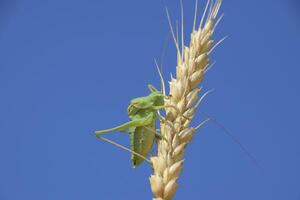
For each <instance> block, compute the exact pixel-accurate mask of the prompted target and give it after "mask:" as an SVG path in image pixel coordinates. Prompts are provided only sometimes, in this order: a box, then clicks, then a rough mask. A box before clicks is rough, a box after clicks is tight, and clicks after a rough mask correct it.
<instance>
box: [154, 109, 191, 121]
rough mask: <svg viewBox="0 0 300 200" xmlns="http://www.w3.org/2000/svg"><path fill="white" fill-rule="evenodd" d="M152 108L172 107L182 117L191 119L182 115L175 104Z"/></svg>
mask: <svg viewBox="0 0 300 200" xmlns="http://www.w3.org/2000/svg"><path fill="white" fill-rule="evenodd" d="M153 108H154V109H155V110H160V109H163V108H173V109H174V110H175V111H176V112H177V113H178V114H180V115H181V116H182V117H183V118H185V119H186V120H189V121H191V120H192V119H191V118H189V117H187V116H185V115H183V114H182V113H180V111H179V109H178V108H177V107H176V106H174V105H162V106H153Z"/></svg>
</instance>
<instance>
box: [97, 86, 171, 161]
mask: <svg viewBox="0 0 300 200" xmlns="http://www.w3.org/2000/svg"><path fill="white" fill-rule="evenodd" d="M148 88H149V89H150V91H151V93H150V94H149V95H148V96H144V97H138V98H135V99H132V100H131V102H130V105H129V106H128V108H127V112H128V116H129V118H130V121H129V122H127V123H124V124H121V125H119V126H117V127H114V128H111V129H105V130H99V131H96V132H95V133H96V136H97V137H98V138H100V139H103V140H105V141H107V142H109V143H111V144H114V145H116V146H118V147H121V148H123V149H125V150H129V149H127V148H126V147H122V146H121V145H118V144H116V143H114V142H112V141H109V140H108V139H105V138H102V137H100V135H101V134H103V133H108V132H113V131H121V132H125V131H127V130H128V131H129V135H130V150H129V151H130V152H131V161H132V165H133V167H136V166H138V165H140V164H141V163H142V162H143V161H144V160H147V161H149V160H148V159H146V158H147V156H148V154H149V152H150V151H151V149H152V146H153V143H154V140H155V137H156V136H159V135H158V134H157V132H156V118H157V111H158V110H160V109H163V108H165V107H166V106H165V105H164V98H165V97H166V96H165V95H164V94H163V93H162V92H160V91H158V90H157V89H156V88H155V87H154V86H152V85H148Z"/></svg>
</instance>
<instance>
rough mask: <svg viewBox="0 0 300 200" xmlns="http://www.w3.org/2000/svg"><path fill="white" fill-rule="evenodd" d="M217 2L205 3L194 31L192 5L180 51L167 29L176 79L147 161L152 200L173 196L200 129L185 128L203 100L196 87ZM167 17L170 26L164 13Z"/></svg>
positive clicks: (209, 43)
mask: <svg viewBox="0 0 300 200" xmlns="http://www.w3.org/2000/svg"><path fill="white" fill-rule="evenodd" d="M221 1H222V0H217V1H216V2H215V3H211V2H210V1H209V0H208V2H207V4H206V7H205V11H204V14H203V16H202V18H201V21H200V25H199V28H198V29H196V18H197V17H196V13H197V4H196V9H195V19H194V26H193V30H192V33H191V41H190V45H189V47H185V46H184V45H183V23H182V25H181V26H182V29H181V30H182V31H181V34H182V39H181V40H182V45H181V46H182V50H180V49H179V42H178V39H176V37H175V34H174V31H173V30H172V26H171V25H170V27H171V32H172V35H173V39H174V41H175V45H176V48H177V56H178V58H177V59H178V61H177V67H176V78H173V77H172V78H171V81H170V82H169V84H170V98H168V99H166V100H165V105H166V106H167V107H168V108H167V109H166V116H165V119H164V120H162V121H161V123H160V126H161V134H162V137H163V138H164V139H163V140H160V141H158V153H157V156H154V157H151V162H152V164H153V171H154V172H153V175H151V176H150V184H151V189H152V193H153V196H154V200H170V199H172V197H173V196H174V194H175V192H176V190H177V187H178V185H177V179H178V177H179V174H180V172H181V170H182V167H183V154H184V151H185V148H186V146H187V144H188V143H189V142H190V141H191V139H192V136H193V133H195V131H196V130H197V129H198V128H199V127H201V125H202V124H200V125H199V126H197V127H194V128H193V127H190V126H189V125H190V120H191V119H192V118H193V116H194V114H195V111H196V108H197V107H198V106H199V104H200V102H201V100H202V99H203V98H202V97H203V96H205V94H204V95H203V96H202V97H201V98H199V93H200V92H201V89H199V88H198V86H199V84H200V83H201V81H202V80H203V77H204V74H205V71H206V70H207V69H208V67H209V64H210V62H209V54H210V52H211V51H212V50H213V49H214V46H212V44H213V40H212V34H213V32H214V30H215V26H216V24H218V21H219V20H216V16H217V13H218V10H219V8H220V5H221ZM181 8H182V7H181ZM207 10H208V11H207ZM206 13H207V15H206ZM167 15H168V19H169V22H170V18H169V14H168V11H167ZM182 22H183V14H182ZM218 44H219V43H217V44H216V45H218ZM216 45H215V46H216ZM175 108H176V109H175Z"/></svg>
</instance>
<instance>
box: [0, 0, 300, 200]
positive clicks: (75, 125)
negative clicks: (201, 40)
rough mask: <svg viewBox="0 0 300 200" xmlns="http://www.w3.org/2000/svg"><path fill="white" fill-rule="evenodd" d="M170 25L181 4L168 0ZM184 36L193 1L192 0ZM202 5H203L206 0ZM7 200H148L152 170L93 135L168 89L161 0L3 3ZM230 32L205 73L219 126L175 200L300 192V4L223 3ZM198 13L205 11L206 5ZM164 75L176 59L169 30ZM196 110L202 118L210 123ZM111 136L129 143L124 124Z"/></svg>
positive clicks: (0, 82)
mask: <svg viewBox="0 0 300 200" xmlns="http://www.w3.org/2000/svg"><path fill="white" fill-rule="evenodd" d="M166 5H167V6H168V7H169V9H170V13H171V15H172V18H173V21H174V20H175V19H176V18H177V19H178V17H179V11H180V9H179V1H172V0H166ZM184 6H185V8H184V9H185V16H186V18H185V19H186V30H187V32H186V42H187V41H188V36H189V33H188V31H189V30H190V29H191V24H192V17H193V8H194V1H189V0H185V1H184ZM200 6H201V8H203V7H204V1H202V0H201V1H200ZM0 7H1V9H0V11H1V14H0V95H1V96H0V160H1V161H0V199H1V200H20V199H28V200H40V199H42V200H86V199H89V200H99V199H101V200H102V199H103V200H104V199H105V200H117V199H151V191H150V188H149V183H148V177H149V175H150V173H151V168H150V167H149V165H147V164H143V165H141V166H140V167H138V168H137V169H132V168H131V163H130V155H129V153H127V152H123V151H122V150H120V149H117V148H115V147H113V146H111V145H109V144H107V143H104V142H102V141H98V140H96V138H95V137H94V135H93V132H94V131H95V130H97V129H103V128H109V127H112V126H115V125H118V124H120V123H123V122H125V121H127V120H128V119H127V115H126V108H127V105H128V102H129V100H130V99H131V98H133V97H136V96H143V95H146V94H147V93H148V90H147V88H146V84H147V83H152V84H155V85H156V86H158V85H159V79H158V75H157V72H156V71H155V67H154V62H153V59H154V58H155V57H156V58H159V59H160V57H161V53H162V49H163V44H164V42H165V41H166V37H167V35H168V31H169V29H168V25H167V19H166V15H165V12H164V7H163V5H162V3H161V1H160V0H152V1H140V0H127V1H109V0H100V1H99V0H98V1H96V0H88V1H80V0H72V1H71V0H51V1H40V0H26V1H24V0H23V1H21V0H20V1H17V0H15V1H10V0H2V1H0ZM221 12H224V13H225V18H224V20H223V21H222V23H221V24H220V26H219V27H218V30H217V32H216V34H215V38H216V39H221V38H222V37H223V36H225V35H229V38H228V39H227V40H226V41H225V42H224V43H223V44H222V45H221V46H220V47H219V48H217V49H216V51H215V52H214V54H213V60H215V61H217V64H216V65H215V66H214V68H213V69H211V71H209V73H208V74H207V77H206V80H205V82H204V83H203V86H204V88H205V90H209V89H212V88H215V89H216V90H215V92H214V93H212V94H211V95H209V96H208V97H207V98H206V100H205V101H204V103H203V104H202V106H201V107H200V109H202V111H205V112H207V113H209V114H211V115H212V116H214V117H215V118H216V119H217V120H218V121H220V122H221V123H222V124H223V125H225V126H226V127H227V128H228V129H229V130H230V131H231V132H232V134H234V135H235V136H236V137H238V138H239V140H240V142H241V143H243V145H244V146H245V147H246V148H247V149H248V151H250V152H251V153H252V154H253V155H254V156H255V157H256V159H257V160H258V162H259V163H260V165H261V167H262V168H263V170H260V169H259V168H258V167H257V166H255V165H254V164H253V162H251V160H250V159H249V158H248V157H247V155H246V154H245V153H244V152H243V151H242V150H241V149H240V148H239V146H238V145H237V144H236V143H234V142H233V141H232V140H231V139H230V137H228V136H227V135H226V134H224V133H223V132H222V130H220V129H219V128H218V127H217V126H216V125H215V124H213V123H210V124H208V125H207V126H206V127H204V128H203V129H202V130H201V131H199V132H198V133H197V135H196V136H195V137H194V140H193V141H192V143H191V144H190V145H189V146H188V148H187V154H186V159H185V166H184V170H183V173H182V176H181V177H180V180H179V184H180V187H179V190H178V192H177V195H176V198H175V199H178V200H179V199H205V200H220V199H231V200H240V199H243V200H253V199H255V200H268V199H270V200H271V199H272V200H282V199H288V200H299V199H300V127H299V113H300V109H299V108H300V107H299V102H300V95H299V91H300V90H299V85H300V79H299V74H300V69H299V67H300V66H299V58H300V51H299V46H300V3H299V2H298V1H297V0H264V1H260V0H251V1H240V0H224V2H223V6H222V8H221ZM199 13H200V12H199ZM164 60H165V61H164V74H166V75H167V76H166V77H169V76H168V75H169V74H170V72H174V69H175V61H176V59H175V50H174V45H173V44H172V42H171V40H169V44H168V48H167V50H166V56H165V59H164ZM201 120H202V118H201V117H197V118H196V119H195V121H194V123H195V124H196V123H199V122H200V121H201ZM110 138H112V139H114V140H116V141H118V142H119V143H122V144H124V145H128V144H129V140H128V136H127V135H125V134H123V135H122V134H118V133H115V134H111V135H110Z"/></svg>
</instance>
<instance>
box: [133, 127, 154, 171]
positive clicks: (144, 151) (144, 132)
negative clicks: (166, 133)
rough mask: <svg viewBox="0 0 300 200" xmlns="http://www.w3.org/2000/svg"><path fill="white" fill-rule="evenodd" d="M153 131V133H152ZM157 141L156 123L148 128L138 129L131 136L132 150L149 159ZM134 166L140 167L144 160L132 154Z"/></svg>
mask: <svg viewBox="0 0 300 200" xmlns="http://www.w3.org/2000/svg"><path fill="white" fill-rule="evenodd" d="M151 130H153V131H151ZM154 139H155V121H154V122H153V123H152V124H151V125H148V126H141V127H136V128H135V130H134V132H133V133H131V134H130V142H131V150H132V151H134V152H137V153H139V154H141V155H142V156H144V157H147V156H148V154H149V152H150V151H151V149H152V146H153V143H154ZM131 160H132V164H133V166H134V167H135V166H138V165H139V164H141V163H142V162H143V161H144V159H143V158H142V157H140V156H137V155H135V154H131Z"/></svg>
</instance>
